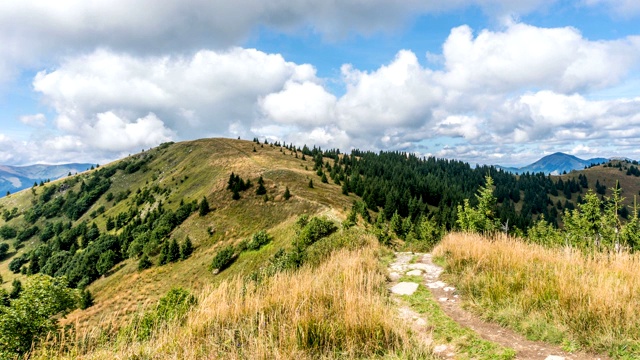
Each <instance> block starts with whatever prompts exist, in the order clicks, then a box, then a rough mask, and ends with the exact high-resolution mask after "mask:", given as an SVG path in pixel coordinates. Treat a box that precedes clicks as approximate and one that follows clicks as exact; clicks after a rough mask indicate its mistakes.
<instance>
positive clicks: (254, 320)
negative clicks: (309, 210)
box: [35, 239, 430, 359]
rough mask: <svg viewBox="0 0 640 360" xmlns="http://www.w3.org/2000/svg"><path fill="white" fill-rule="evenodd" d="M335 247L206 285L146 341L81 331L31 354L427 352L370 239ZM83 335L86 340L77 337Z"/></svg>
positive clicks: (338, 355)
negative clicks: (70, 342) (291, 264)
mask: <svg viewBox="0 0 640 360" xmlns="http://www.w3.org/2000/svg"><path fill="white" fill-rule="evenodd" d="M370 240H371V244H372V246H369V247H367V248H365V249H360V250H355V251H347V250H342V251H338V252H336V253H334V254H333V255H332V256H331V257H330V258H329V259H328V260H327V261H326V262H324V263H322V264H321V265H320V266H318V267H309V266H308V267H303V268H302V269H301V270H300V271H298V272H293V273H289V272H285V273H279V274H276V275H275V276H273V277H271V278H269V279H267V280H266V281H265V282H264V283H262V284H260V285H256V284H255V283H248V282H246V281H243V280H242V279H241V278H239V277H235V278H233V279H230V280H228V281H224V282H222V283H221V284H220V285H219V286H218V287H216V288H212V287H208V288H206V289H204V290H203V291H202V293H201V295H200V297H199V301H198V305H197V306H196V307H194V308H193V309H192V310H191V311H190V312H189V313H188V315H187V318H186V320H185V321H184V323H183V324H182V325H180V324H176V323H174V324H169V325H168V326H166V327H163V328H160V329H158V331H157V332H156V334H155V335H153V337H152V338H151V339H149V340H148V341H142V342H140V341H136V340H133V339H130V338H128V339H124V338H120V339H118V340H117V341H115V342H106V343H105V342H103V343H101V342H100V336H96V333H91V332H89V333H85V334H83V335H81V336H79V337H80V339H78V340H80V341H78V342H76V343H77V344H84V346H83V347H81V346H79V345H76V346H73V347H72V348H71V349H68V350H67V351H62V352H61V351H59V349H60V346H52V347H49V348H48V349H47V350H43V351H42V352H40V353H39V354H36V356H35V358H82V359H125V358H126V359H218V358H219V359H293V358H295V359H318V358H327V359H330V358H426V357H429V356H430V355H429V349H427V348H426V347H425V346H424V345H420V344H417V343H416V342H415V341H413V340H412V338H411V336H410V334H409V329H408V327H406V325H405V324H404V323H402V322H401V321H399V320H398V319H397V313H396V311H395V309H394V308H393V305H392V303H391V302H390V300H389V297H388V291H387V290H386V287H385V283H386V278H385V274H384V271H383V269H382V268H381V267H380V263H379V261H378V257H377V252H378V249H377V248H376V247H375V246H373V243H374V241H372V239H370ZM82 338H84V341H83V340H82Z"/></svg>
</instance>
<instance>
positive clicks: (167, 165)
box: [0, 139, 354, 327]
mask: <svg viewBox="0 0 640 360" xmlns="http://www.w3.org/2000/svg"><path fill="white" fill-rule="evenodd" d="M254 149H255V152H254ZM297 155H298V156H297V157H296V155H295V154H293V153H292V152H291V151H289V150H286V149H281V148H280V147H276V146H272V145H257V144H255V143H253V142H250V141H239V140H229V139H203V140H198V141H192V142H183V143H177V144H170V145H165V146H161V147H158V148H156V149H151V150H149V151H146V152H144V153H141V154H137V155H133V156H131V157H130V158H126V159H123V160H120V161H119V162H121V161H128V160H133V161H137V160H139V159H144V158H145V157H150V158H151V161H149V162H148V163H146V164H144V165H143V167H142V168H141V169H140V170H139V171H136V172H133V173H127V172H126V171H124V170H118V171H117V172H116V173H115V175H113V176H112V177H111V186H110V187H109V189H108V191H107V192H105V194H104V195H103V196H101V197H100V198H99V199H98V200H97V201H96V202H95V203H94V204H93V205H92V206H91V208H89V209H88V210H87V211H86V212H85V213H84V214H83V215H82V216H81V217H80V218H79V219H77V220H76V221H74V222H73V224H74V225H76V224H80V223H81V222H83V221H86V222H87V223H89V224H90V223H95V224H97V226H98V228H99V229H100V231H101V232H107V230H106V223H107V219H109V218H116V217H117V216H118V215H119V214H121V213H124V212H127V211H128V209H130V208H131V207H132V206H134V202H135V199H136V195H138V194H137V193H138V191H140V193H144V192H145V190H151V191H150V192H151V193H152V195H153V200H151V201H146V202H145V203H144V204H142V205H140V206H138V207H137V208H138V209H139V211H140V212H141V213H142V214H144V213H146V212H149V211H150V210H152V209H154V208H157V207H158V205H159V204H163V206H164V207H166V208H167V209H173V210H175V209H177V208H178V207H179V205H180V203H181V201H182V202H190V201H201V199H202V198H203V197H206V198H207V200H208V203H209V204H210V207H211V208H212V211H210V212H209V213H208V214H207V215H206V216H199V215H198V213H197V212H195V213H194V214H192V215H191V216H190V217H188V218H187V220H186V221H184V222H183V223H182V224H181V225H180V226H178V227H177V228H176V229H174V230H173V231H172V232H171V234H170V238H172V239H173V238H175V239H176V240H178V241H179V242H182V241H183V240H184V239H185V238H186V236H187V235H188V236H189V238H190V239H191V240H192V242H193V244H194V246H195V252H194V253H193V255H192V256H191V257H190V258H188V259H187V260H184V261H180V262H176V263H171V264H168V265H164V266H153V267H152V268H150V269H148V270H145V271H142V272H139V271H138V270H137V259H126V260H124V261H123V262H121V263H120V264H118V265H116V267H114V268H113V269H111V271H109V273H107V274H106V276H102V277H100V278H99V279H98V280H96V281H95V282H93V283H92V284H91V285H89V287H88V289H89V290H90V291H91V292H92V293H93V294H94V296H95V305H94V306H92V307H90V308H89V309H87V310H84V311H80V310H78V311H76V312H74V313H72V314H70V315H69V316H68V317H67V319H66V322H67V323H74V324H77V325H78V326H79V327H84V326H88V325H95V324H97V323H99V322H104V321H108V322H116V323H118V322H120V321H121V320H122V319H120V317H123V316H126V315H130V314H132V313H134V312H136V311H138V310H139V309H140V308H141V307H142V306H144V304H148V303H155V302H156V301H157V300H158V298H159V297H160V295H162V294H164V293H166V292H167V291H168V290H169V289H171V288H172V287H174V286H178V285H179V286H183V287H186V288H189V289H200V288H202V287H203V286H205V285H206V284H211V283H217V282H220V281H222V279H226V278H229V277H232V276H234V275H236V274H239V273H250V272H251V271H253V270H255V269H257V268H258V267H260V266H261V265H263V263H264V261H265V260H266V259H268V258H269V257H270V256H271V255H273V254H274V253H275V252H276V251H277V250H278V249H279V248H280V247H284V246H289V240H290V238H291V235H292V233H293V231H294V230H293V228H292V224H293V222H294V221H295V219H296V218H297V217H298V215H301V214H310V215H314V214H322V215H324V216H327V217H329V218H332V219H340V218H342V217H343V216H344V215H343V210H344V209H347V208H350V206H351V202H352V201H353V200H354V198H353V197H350V196H345V195H342V194H341V193H340V187H339V186H337V185H331V184H325V183H321V182H320V181H319V179H318V177H317V176H316V175H315V172H313V171H312V170H311V167H312V166H313V164H312V163H311V161H309V160H302V159H301V155H302V154H300V153H298V154H297ZM117 164H118V162H116V163H114V164H107V165H105V166H104V167H109V166H114V165H117ZM232 172H233V173H235V174H237V175H239V176H241V177H242V179H245V180H251V182H252V183H253V184H254V186H253V187H252V188H250V189H248V190H246V191H243V192H242V193H241V199H240V200H237V201H236V200H232V194H231V192H230V191H228V190H227V189H226V187H227V182H228V179H229V175H230V174H231V173H232ZM90 175H91V172H90V173H87V174H82V175H79V177H80V179H81V180H87V179H88V177H89V176H90ZM260 176H262V177H263V179H264V183H265V187H266V189H267V196H268V200H267V201H265V196H264V195H260V196H259V195H256V194H255V189H256V186H257V185H255V184H257V180H258V178H259V177H260ZM311 178H313V179H314V180H316V181H315V186H314V188H313V189H312V188H309V187H308V183H309V179H311ZM61 182H62V180H61V181H58V182H52V183H51V184H47V185H46V186H45V187H36V188H35V189H34V190H33V191H32V190H25V191H22V192H20V193H16V194H12V195H11V196H9V197H7V198H3V199H0V212H1V211H3V210H11V209H13V208H17V213H18V214H23V213H24V212H25V211H26V210H27V208H29V207H30V206H31V205H32V202H33V201H34V200H35V199H36V198H37V197H38V196H39V195H41V194H42V192H43V191H45V188H46V187H47V186H52V185H56V184H58V185H59V184H60V183H61ZM79 186H80V185H79V184H76V185H74V187H73V188H72V189H71V190H74V189H75V190H76V191H78V190H77V189H79ZM287 187H288V188H289V189H290V193H291V194H292V197H291V198H290V199H289V200H284V199H283V194H284V192H285V189H286V188H287ZM154 188H155V191H154V190H153V189H154ZM66 191H69V190H66ZM128 191H129V192H130V194H129V195H128V196H126V198H125V199H122V200H120V201H117V200H118V199H117V198H118V196H119V195H121V194H127V192H128ZM109 194H113V195H114V196H115V199H112V200H111V201H108V200H107V199H108V198H109V196H108V195H109ZM62 195H63V193H62V192H60V193H56V195H55V196H62ZM123 197H125V196H124V195H123ZM102 207H103V210H104V212H102V210H100V208H102ZM96 211H97V212H98V213H99V212H102V213H101V214H99V215H97V216H96V213H94V212H96ZM92 213H93V216H92ZM59 219H64V218H62V217H54V218H51V219H44V218H41V219H39V220H38V221H37V222H36V225H37V226H38V227H40V228H41V229H42V228H44V227H45V226H46V223H47V222H52V221H56V220H59ZM5 224H6V225H10V226H12V227H14V228H16V229H22V228H25V227H27V224H26V222H25V220H24V216H17V217H15V218H13V219H11V220H9V221H4V220H2V219H0V226H2V225H5ZM259 230H266V231H267V233H268V234H269V235H270V236H272V237H273V241H272V243H271V244H269V245H267V246H266V247H264V248H263V249H261V250H260V251H258V252H255V253H252V254H245V253H243V254H241V255H240V257H239V258H238V259H237V261H236V263H235V265H233V266H231V267H230V268H229V269H227V270H225V271H223V272H222V273H220V274H219V275H217V276H214V275H212V273H211V271H210V270H209V264H210V263H211V259H212V258H213V256H214V255H215V254H216V252H217V251H218V250H219V249H220V248H221V247H222V246H223V245H226V244H236V243H239V242H240V241H241V240H243V239H245V238H247V237H250V236H251V234H253V233H255V232H257V231H259ZM110 232H111V233H117V231H115V232H114V230H111V231H110ZM9 243H11V241H9ZM39 244H40V241H39V240H38V236H34V237H33V238H31V239H29V240H28V241H26V242H24V243H23V244H22V245H23V247H22V248H20V249H18V250H17V251H16V250H15V247H14V246H13V245H11V248H10V250H9V254H8V256H6V257H5V259H4V260H2V262H0V274H1V275H2V277H3V279H4V281H5V283H4V284H3V286H4V287H5V288H6V289H7V290H9V289H10V288H11V286H10V285H11V282H12V281H13V279H15V278H17V279H21V280H24V279H25V275H22V274H13V273H12V272H11V271H9V269H8V265H9V263H10V261H11V260H12V259H13V258H15V257H17V256H20V255H22V254H24V253H26V252H29V251H30V250H32V249H34V248H35V247H37V246H38V245H39ZM151 260H152V262H155V261H156V259H155V258H152V259H151Z"/></svg>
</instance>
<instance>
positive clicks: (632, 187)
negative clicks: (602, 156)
mask: <svg viewBox="0 0 640 360" xmlns="http://www.w3.org/2000/svg"><path fill="white" fill-rule="evenodd" d="M609 165H611V166H609ZM631 166H635V167H636V168H637V167H638V166H637V165H633V164H632V163H630V162H628V161H620V160H613V161H611V162H610V164H609V163H607V164H602V165H596V166H592V167H590V168H588V169H584V170H580V171H573V172H571V173H569V174H566V175H562V176H561V178H562V179H564V180H566V179H577V178H578V175H579V174H584V175H586V176H587V178H588V179H589V188H590V189H592V190H593V191H596V188H595V187H596V181H598V182H599V183H600V184H601V185H603V186H605V187H606V193H605V195H606V196H611V188H612V187H614V186H615V184H616V182H619V184H620V188H621V189H622V196H623V197H624V198H625V201H624V204H625V205H627V206H629V207H630V208H632V207H633V199H634V196H635V197H640V177H637V176H634V175H627V170H628V168H629V167H631ZM573 200H574V201H575V198H574V199H573Z"/></svg>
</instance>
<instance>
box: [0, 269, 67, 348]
mask: <svg viewBox="0 0 640 360" xmlns="http://www.w3.org/2000/svg"><path fill="white" fill-rule="evenodd" d="M77 301H78V300H77V293H76V292H75V291H74V290H72V289H69V287H68V286H67V282H66V279H65V278H64V277H61V278H52V277H50V276H47V275H41V274H38V275H34V276H32V277H30V278H29V279H28V280H27V284H26V286H25V288H24V290H23V291H22V294H21V295H20V297H19V298H17V299H15V300H13V301H12V302H11V304H10V306H9V307H6V308H5V309H3V311H2V316H0V358H2V359H14V358H22V357H21V356H20V355H22V354H25V353H26V352H28V351H29V350H30V349H32V348H33V346H34V344H35V343H37V341H38V340H39V339H40V338H41V337H44V336H45V335H47V334H50V333H51V334H55V333H56V332H57V328H58V316H57V315H58V314H63V315H64V314H65V313H66V312H67V311H69V310H71V309H73V308H74V307H75V305H76V304H77Z"/></svg>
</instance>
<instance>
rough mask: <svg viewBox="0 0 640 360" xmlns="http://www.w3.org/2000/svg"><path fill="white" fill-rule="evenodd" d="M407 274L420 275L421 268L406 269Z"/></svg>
mask: <svg viewBox="0 0 640 360" xmlns="http://www.w3.org/2000/svg"><path fill="white" fill-rule="evenodd" d="M407 275H409V276H420V275H422V270H417V269H416V270H411V271H407Z"/></svg>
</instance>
